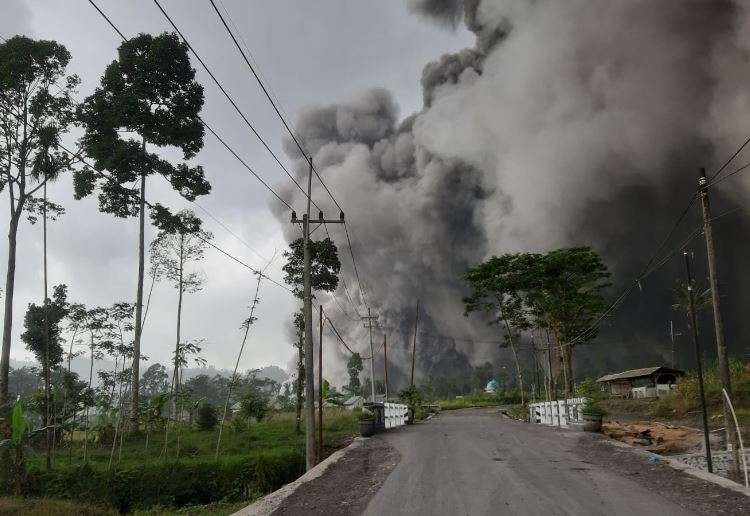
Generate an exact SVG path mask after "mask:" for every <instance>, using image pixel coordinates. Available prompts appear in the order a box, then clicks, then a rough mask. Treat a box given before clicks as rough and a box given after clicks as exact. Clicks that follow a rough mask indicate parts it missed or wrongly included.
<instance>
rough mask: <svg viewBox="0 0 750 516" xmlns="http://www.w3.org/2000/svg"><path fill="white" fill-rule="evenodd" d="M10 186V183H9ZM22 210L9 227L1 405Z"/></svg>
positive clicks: (0, 368)
mask: <svg viewBox="0 0 750 516" xmlns="http://www.w3.org/2000/svg"><path fill="white" fill-rule="evenodd" d="M8 188H10V185H8ZM20 218H21V212H20V210H18V209H16V210H14V211H13V213H12V214H11V219H10V224H9V228H8V269H7V272H6V276H5V315H4V317H5V318H4V320H3V347H2V352H1V353H0V405H4V404H6V403H8V401H9V400H8V373H9V372H10V340H11V332H12V330H13V292H14V290H15V284H16V240H17V234H18V221H19V219H20Z"/></svg>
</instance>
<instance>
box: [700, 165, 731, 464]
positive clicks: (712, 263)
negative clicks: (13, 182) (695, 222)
mask: <svg viewBox="0 0 750 516" xmlns="http://www.w3.org/2000/svg"><path fill="white" fill-rule="evenodd" d="M698 196H699V198H700V201H701V207H702V209H703V234H704V235H705V237H706V256H707V258H708V279H709V282H710V283H711V301H712V304H713V308H714V331H715V333H716V355H717V357H718V363H717V366H718V368H719V378H720V379H721V386H722V387H723V388H724V390H725V391H727V395H728V396H729V397H730V398H731V397H732V382H731V378H730V376H729V361H728V360H727V346H726V342H725V341H724V321H723V319H722V317H721V307H720V305H719V303H720V295H719V277H718V272H717V266H716V249H715V246H714V236H713V229H712V228H711V208H710V206H709V201H708V181H707V179H706V169H705V168H702V169H701V171H700V176H699V177H698ZM723 407H724V427H725V428H726V433H727V444H728V445H730V446H731V448H732V458H733V461H732V462H733V464H732V470H733V472H734V473H735V475H739V473H740V469H739V468H740V456H739V442H738V440H737V429H736V428H735V426H734V419H733V418H732V413H731V408H730V407H729V404H728V403H727V402H726V400H724V403H723Z"/></svg>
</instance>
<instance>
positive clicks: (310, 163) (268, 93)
mask: <svg viewBox="0 0 750 516" xmlns="http://www.w3.org/2000/svg"><path fill="white" fill-rule="evenodd" d="M209 1H210V2H211V6H212V7H213V9H214V11H215V12H216V15H217V16H218V17H219V20H220V21H221V23H222V25H223V26H224V29H226V31H227V33H228V34H229V37H230V38H231V39H232V42H233V43H234V45H235V47H236V48H237V50H238V51H239V53H240V55H241V56H242V59H243V60H244V61H245V64H246V65H247V66H248V68H249V69H250V72H251V73H252V75H253V77H255V80H256V81H257V82H258V85H259V86H260V87H261V89H262V90H263V93H264V94H265V96H266V98H267V99H268V101H269V102H270V103H271V106H272V107H273V109H274V111H275V112H276V115H277V116H278V118H279V120H281V123H282V124H283V125H284V128H285V129H286V130H287V132H288V133H289V136H291V138H292V140H293V141H294V143H295V144H296V145H297V148H298V149H299V151H300V153H302V155H303V156H304V157H305V160H306V161H307V162H308V163H309V165H310V167H311V169H312V171H313V172H314V173H315V176H316V177H317V178H318V180H319V181H320V184H321V185H322V186H323V188H324V189H325V190H326V192H328V195H329V196H330V197H331V200H332V201H333V202H334V204H335V205H336V207H337V208H338V209H339V210H340V211H341V212H343V211H344V209H343V208H342V207H341V204H339V202H338V201H337V200H336V198H335V197H334V195H333V193H332V192H331V190H330V189H329V188H328V186H327V185H326V184H325V181H323V178H322V177H321V176H320V174H319V173H318V171H317V169H316V168H315V165H314V163H313V160H312V157H311V156H309V155H308V152H307V150H306V149H305V148H304V146H303V145H302V142H300V139H298V137H297V135H295V134H294V131H293V130H292V128H291V127H290V125H289V124H288V123H287V121H286V119H285V118H284V116H283V115H282V114H281V111H280V109H279V107H278V106H277V104H276V102H275V101H274V99H273V98H272V96H271V94H270V92H269V90H268V89H267V88H266V86H265V85H264V84H263V81H262V80H261V79H260V76H259V75H258V72H257V71H256V69H255V67H254V66H253V65H252V63H251V62H250V60H249V59H248V57H247V55H246V54H245V51H244V50H243V49H242V46H241V45H240V43H239V41H237V38H236V37H235V35H234V33H233V32H232V29H231V28H230V27H229V25H228V24H227V22H226V20H225V19H224V16H223V15H222V14H221V11H220V10H219V8H218V7H217V5H216V2H214V0H209ZM154 2H156V3H157V5H158V1H157V0H154ZM160 9H161V7H160ZM162 12H163V9H162ZM165 15H166V13H165ZM170 23H171V20H170ZM172 25H173V27H174V24H172ZM175 30H177V32H178V33H179V29H177V28H176V27H175ZM180 35H182V34H180ZM183 39H184V36H183ZM186 43H187V42H186ZM188 46H190V45H189V43H188ZM196 57H197V56H196ZM297 186H298V187H299V185H297ZM300 190H302V188H301V187H300ZM303 193H304V194H305V196H307V194H306V193H305V192H304V191H303ZM313 204H315V203H313ZM316 207H317V208H318V210H320V207H318V206H317V205H316ZM347 226H348V224H346V223H345V224H344V230H345V231H346V240H347V243H348V245H349V253H350V255H351V257H352V264H353V266H354V274H355V276H356V278H357V283H358V285H359V289H360V293H361V295H362V301H363V303H364V305H365V307H368V306H369V305H368V303H367V300H366V297H365V292H364V289H363V288H362V282H361V280H360V278H359V271H358V269H357V262H356V260H355V258H354V251H353V249H352V243H351V238H350V237H349V231H348V229H347ZM326 232H327V228H326ZM329 236H330V235H329Z"/></svg>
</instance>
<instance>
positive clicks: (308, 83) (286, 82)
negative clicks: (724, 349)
mask: <svg viewBox="0 0 750 516" xmlns="http://www.w3.org/2000/svg"><path fill="white" fill-rule="evenodd" d="M97 3H98V4H99V6H100V7H101V8H102V9H103V10H104V11H105V12H106V13H107V14H108V15H109V16H110V17H111V18H112V20H113V21H114V22H115V23H116V24H117V25H118V26H119V28H120V30H122V31H123V33H124V34H125V35H126V36H129V35H134V34H137V33H139V32H150V33H159V32H162V31H164V30H166V29H167V22H166V20H165V19H164V18H163V17H162V15H161V13H160V12H159V11H158V10H157V8H156V6H155V5H154V4H153V3H152V2H151V1H147V0H134V1H127V2H123V1H113V0H100V1H98V2H97ZM162 5H163V6H164V8H165V9H166V10H167V12H168V13H169V14H170V15H171V16H172V18H173V19H174V20H175V22H176V23H177V24H178V26H179V27H180V28H181V30H182V31H183V33H184V34H185V35H186V36H187V37H188V38H189V39H190V42H191V44H192V45H193V46H194V47H195V48H196V50H197V51H198V52H199V53H200V54H201V57H203V59H204V60H205V61H206V62H207V63H208V64H209V66H210V67H212V68H213V71H214V73H215V74H216V75H217V76H218V78H219V80H220V81H222V83H223V84H224V85H225V87H226V88H227V90H229V92H230V93H231V94H232V95H233V97H234V98H235V99H236V100H237V101H238V103H239V105H240V107H241V109H242V110H243V111H244V112H245V113H246V114H248V115H249V116H250V118H251V119H252V120H253V122H254V123H255V124H256V127H257V128H258V130H259V131H260V133H261V134H262V135H264V136H265V137H266V139H267V141H268V142H269V143H270V145H271V147H272V148H273V149H274V150H275V151H276V152H277V154H278V155H279V156H284V154H283V152H282V136H283V133H282V129H283V128H282V127H281V126H280V123H279V122H278V119H276V118H275V115H274V113H273V112H272V110H271V108H270V106H269V105H268V103H267V102H266V100H265V98H264V97H263V96H262V94H261V93H260V90H259V88H258V86H257V84H256V83H255V81H254V79H253V78H252V77H251V76H250V75H249V70H248V69H247V68H246V67H245V66H244V63H243V62H242V61H241V57H240V56H239V54H238V53H237V51H236V49H235V48H234V47H233V45H232V43H231V41H230V40H229V39H228V36H227V34H226V32H225V31H224V29H223V27H222V26H221V25H220V22H219V20H218V18H217V17H216V15H215V13H214V12H213V10H212V8H211V6H210V4H209V3H208V2H206V1H202V0H190V1H178V0H164V1H163V2H162ZM224 5H225V6H226V8H227V9H228V10H229V12H230V14H231V16H232V19H233V20H234V22H235V23H236V24H237V26H238V27H239V29H240V32H241V35H242V37H243V38H244V40H245V41H246V43H247V45H248V46H249V48H250V49H251V51H252V53H253V57H254V59H255V60H256V61H257V63H258V65H259V67H260V70H261V72H262V74H263V76H264V78H265V80H266V82H267V84H269V85H270V86H271V88H272V89H273V91H274V93H275V94H276V95H277V96H278V98H279V99H280V101H281V103H282V105H283V107H284V109H285V111H286V113H287V114H288V116H289V117H291V118H292V119H293V118H294V117H295V115H296V114H297V113H298V112H299V110H300V109H301V108H303V107H305V106H308V105H314V104H328V103H332V102H339V101H345V100H347V99H349V98H351V97H352V96H353V95H355V94H356V93H357V92H359V91H361V90H364V89H366V88H371V87H373V86H382V87H385V88H387V89H389V90H391V91H392V92H393V94H394V96H395V98H396V99H397V101H398V104H399V106H400V116H401V117H405V116H407V115H409V114H410V113H412V112H413V111H416V110H419V109H420V108H421V105H422V93H421V88H420V85H419V78H420V75H421V70H422V67H423V66H424V64H425V63H427V62H429V61H430V60H433V59H436V58H437V57H439V56H440V55H441V54H443V53H445V52H450V51H455V50H457V49H460V48H463V47H466V46H469V45H471V44H472V42H473V37H472V36H471V35H470V34H469V33H468V32H467V31H466V30H464V29H463V28H459V29H458V30H457V31H455V32H452V31H449V30H444V29H441V28H438V27H436V26H434V25H432V24H428V23H425V21H424V20H422V19H420V18H418V17H416V16H414V15H411V14H410V13H409V12H408V11H407V8H406V4H405V2H402V1H399V0H389V1H385V2H373V1H371V0H320V1H316V2H301V1H299V0H297V1H293V0H273V1H260V0H253V1H242V0H224ZM15 34H24V35H27V36H30V37H32V38H43V39H54V40H57V41H58V42H60V43H62V44H64V45H65V46H66V47H67V48H68V50H69V51H70V52H71V54H72V61H71V64H70V66H69V72H71V73H76V74H78V75H79V76H80V77H81V79H82V83H81V86H80V88H79V96H80V98H83V97H85V96H87V95H89V94H90V93H91V92H92V91H93V89H94V88H95V87H96V85H97V84H98V81H99V77H100V75H101V73H102V72H103V70H104V68H105V66H106V65H107V64H108V63H109V62H110V61H112V60H113V58H114V56H115V53H116V49H117V46H118V45H119V44H120V39H119V37H118V36H117V35H116V34H115V33H114V32H113V31H112V29H111V28H110V27H109V26H108V25H107V24H106V23H105V22H104V20H103V19H102V18H101V17H100V15H99V14H98V13H97V12H96V11H95V10H94V9H93V8H92V7H91V5H90V4H89V3H88V2H87V1H85V0H65V1H63V0H28V1H21V0H4V1H3V5H2V15H0V35H2V36H3V37H6V38H7V37H11V36H13V35H15ZM194 65H195V66H196V68H198V80H199V81H200V82H201V83H202V84H203V85H204V86H205V93H206V103H205V106H204V109H203V116H204V118H205V119H206V120H207V121H208V122H209V123H210V124H211V125H213V126H214V127H215V128H216V129H217V130H218V131H219V132H220V133H221V134H222V135H223V136H224V137H225V138H226V140H227V141H228V142H229V143H230V145H232V146H233V147H235V148H236V149H238V150H240V154H241V155H242V156H243V157H244V158H245V159H246V160H247V161H248V162H249V163H251V164H252V165H253V166H254V167H255V168H256V169H257V170H258V171H259V173H260V174H261V175H262V176H263V177H264V178H267V179H268V181H269V182H270V183H271V184H274V185H281V184H283V183H284V181H285V180H286V181H288V179H287V178H286V176H284V175H283V172H282V171H281V170H280V168H279V167H278V166H277V165H275V164H274V163H273V161H272V159H271V158H270V156H269V155H268V154H267V153H266V152H265V151H264V150H263V149H262V147H261V146H260V144H259V143H258V142H257V141H256V140H255V138H254V137H253V136H252V135H251V134H250V133H249V130H248V129H247V128H246V126H244V124H243V123H242V122H241V121H240V120H238V117H237V116H236V114H235V113H234V112H233V111H232V109H231V107H229V105H228V103H227V102H226V100H225V99H224V98H223V97H222V96H221V94H220V93H219V92H218V89H217V88H216V86H215V85H214V84H213V83H212V82H211V81H210V78H209V77H208V76H207V74H205V73H204V72H203V70H202V69H200V68H199V66H198V64H197V63H194ZM205 141H206V143H205V147H204V148H203V150H202V151H201V152H200V153H199V154H198V156H197V158H196V160H195V161H196V162H197V163H200V164H202V165H203V166H204V168H205V170H206V174H207V177H208V179H209V180H210V182H211V183H212V186H213V191H212V193H211V195H210V196H208V197H206V198H202V199H200V200H199V203H200V204H201V205H202V206H204V207H205V208H206V209H208V210H209V211H210V212H211V213H212V214H213V215H215V216H216V217H217V218H219V219H220V220H221V221H222V222H224V223H225V224H226V225H228V226H229V227H230V228H231V229H232V230H233V231H234V232H235V233H237V234H238V235H239V236H240V237H241V238H242V240H244V242H246V243H247V244H249V246H250V247H251V248H252V249H251V248H250V247H248V246H246V245H245V244H244V243H243V242H241V241H240V240H238V239H237V238H235V237H234V236H232V235H231V234H229V233H228V232H227V231H226V230H224V229H223V228H222V227H221V226H219V225H218V224H217V223H215V222H214V221H213V220H211V219H210V218H208V217H206V216H205V214H204V213H203V212H201V211H200V210H199V209H197V210H196V211H197V214H198V215H199V216H201V217H202V218H204V220H205V227H206V228H207V229H208V230H210V231H212V232H213V233H214V235H215V242H216V243H217V244H218V245H219V246H221V247H223V248H224V249H226V250H228V251H229V252H231V253H233V254H235V255H236V256H237V257H239V258H241V259H242V260H244V261H246V262H247V263H250V264H251V265H253V266H256V267H260V266H261V265H262V264H263V258H262V257H265V258H269V257H270V256H271V255H272V254H273V253H274V251H275V250H278V251H279V254H280V253H281V251H283V249H284V248H285V246H286V243H285V241H284V239H283V236H282V228H281V226H280V225H279V223H278V222H277V220H276V219H275V218H274V217H273V216H272V215H271V213H270V210H269V203H271V202H272V200H270V199H269V195H268V193H267V191H265V190H264V189H263V188H262V186H261V185H260V184H259V183H258V182H257V181H256V180H255V179H254V178H253V177H251V176H250V175H249V174H248V173H247V171H246V170H245V169H244V168H242V166H241V165H240V164H239V163H238V162H237V161H235V160H234V158H232V157H231V155H229V154H228V152H227V151H226V150H225V149H224V148H223V147H221V146H220V144H218V142H217V141H216V140H215V139H214V138H213V137H212V136H210V135H207V136H206V139H205ZM160 179H161V178H159V177H158V176H154V177H152V178H151V179H150V184H149V194H148V197H149V198H150V200H151V201H157V202H161V203H162V204H165V205H168V206H171V207H173V208H175V209H179V208H182V207H189V206H187V205H186V204H187V203H185V202H184V201H183V200H182V199H180V198H179V197H178V196H177V195H176V194H175V193H173V192H171V191H170V190H169V189H168V188H166V187H165V183H164V182H163V181H160ZM49 192H50V197H51V198H52V200H54V201H55V202H59V203H61V204H63V205H64V206H65V208H66V210H67V213H66V215H64V216H63V217H62V218H61V219H60V220H59V221H57V222H54V223H52V224H51V225H50V235H49V274H50V282H51V283H52V284H59V283H65V284H67V285H68V287H69V295H70V298H71V300H74V301H80V302H83V303H85V304H87V305H90V306H94V305H103V306H106V305H110V304H112V303H113V302H116V301H132V300H133V299H134V296H135V290H136V271H137V261H136V260H137V256H136V245H137V222H136V219H126V220H123V219H115V218H113V217H112V216H110V215H106V214H101V213H99V212H98V210H97V204H96V200H95V199H94V198H91V199H86V200H84V201H74V200H73V197H72V188H71V180H70V178H69V177H64V178H62V179H60V180H59V182H58V183H56V184H54V185H53V186H52V187H51V188H50V191H49ZM297 209H298V210H299V211H301V209H302V207H301V206H299V207H297ZM2 213H3V215H2V223H3V225H4V227H5V226H6V225H7V212H5V211H3V212H2ZM354 222H355V224H356V221H354ZM153 236H154V231H153V228H149V229H148V231H147V239H148V241H150V240H151V239H152V238H153ZM0 252H1V253H2V256H6V255H7V241H6V240H5V239H2V241H0ZM41 261H42V254H41V225H36V226H30V225H29V224H28V223H25V222H24V223H23V224H22V226H21V228H20V230H19V246H18V262H17V275H16V298H15V307H14V328H13V329H14V331H13V334H14V341H13V348H12V350H11V357H12V358H14V359H17V360H25V359H29V358H30V354H29V353H28V352H26V350H25V349H24V348H23V345H22V343H21V342H20V341H19V339H18V336H19V335H20V333H21V331H22V321H23V314H24V312H25V309H26V306H27V305H28V303H30V302H39V301H40V300H41V297H42V269H41ZM282 264H283V259H281V258H278V259H277V260H276V262H275V263H274V265H273V266H272V268H271V270H270V272H269V275H271V276H273V277H274V278H278V279H281V277H282V274H281V270H280V269H281V266H282ZM344 267H351V263H348V262H347V261H344ZM200 268H202V269H203V270H204V271H205V273H206V275H207V278H208V281H207V284H206V287H205V289H204V290H203V291H202V292H201V293H198V294H191V295H189V296H188V297H187V300H186V303H185V308H184V312H183V317H184V320H183V330H182V331H183V336H184V338H186V339H193V338H204V339H206V345H205V353H204V357H205V358H206V359H207V360H208V362H209V363H210V364H213V365H215V366H217V367H225V368H229V367H232V366H233V361H234V359H233V356H234V354H235V353H236V349H237V346H238V344H239V340H240V338H241V334H240V332H239V331H238V327H239V324H240V322H241V321H242V320H243V319H244V318H245V317H246V315H247V308H248V306H249V303H250V301H251V298H252V293H253V289H254V278H253V277H252V276H251V275H250V274H249V273H248V271H247V270H245V269H243V268H242V267H240V266H238V265H237V264H235V263H233V262H232V261H230V260H229V259H227V258H226V257H224V256H222V255H220V254H218V253H217V252H215V251H212V250H209V251H207V253H206V259H205V261H204V262H203V263H202V264H201V265H200ZM364 272H365V273H366V271H364ZM147 286H148V285H147ZM175 302H176V292H175V290H174V289H173V288H172V287H170V286H169V285H167V284H166V283H164V284H160V285H159V284H157V286H156V288H155V290H154V294H153V300H152V307H151V312H150V314H149V319H148V322H147V324H146V328H145V330H144V336H143V339H144V340H143V344H142V351H143V353H144V354H146V355H148V356H149V357H150V362H149V363H153V362H154V361H159V362H162V363H163V362H165V361H166V360H168V357H169V354H170V353H171V350H172V349H173V345H174V344H173V339H174V326H175V312H176V310H175ZM296 306H297V301H296V300H294V299H293V298H292V297H291V296H290V295H289V293H288V292H286V291H284V290H282V289H280V288H278V287H275V286H273V285H271V284H269V283H266V284H264V285H263V286H262V289H261V305H260V306H259V308H258V311H257V313H256V315H257V316H258V322H257V323H256V325H255V326H254V327H253V330H252V336H251V340H250V342H249V345H248V347H247V348H246V352H245V357H244V359H243V362H242V364H241V366H240V367H241V368H242V369H246V368H251V367H259V366H263V365H268V364H277V365H280V366H283V367H286V366H287V365H288V364H289V361H290V359H291V357H292V354H293V353H292V347H291V345H290V343H289V335H288V329H287V325H288V321H289V318H290V314H291V313H292V311H293V310H295V308H296Z"/></svg>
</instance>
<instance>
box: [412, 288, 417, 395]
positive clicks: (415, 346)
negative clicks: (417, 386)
mask: <svg viewBox="0 0 750 516" xmlns="http://www.w3.org/2000/svg"><path fill="white" fill-rule="evenodd" d="M418 328H419V299H417V315H416V316H415V318H414V340H413V341H412V344H411V386H412V387H414V359H415V358H416V354H417V329H418Z"/></svg>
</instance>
